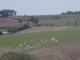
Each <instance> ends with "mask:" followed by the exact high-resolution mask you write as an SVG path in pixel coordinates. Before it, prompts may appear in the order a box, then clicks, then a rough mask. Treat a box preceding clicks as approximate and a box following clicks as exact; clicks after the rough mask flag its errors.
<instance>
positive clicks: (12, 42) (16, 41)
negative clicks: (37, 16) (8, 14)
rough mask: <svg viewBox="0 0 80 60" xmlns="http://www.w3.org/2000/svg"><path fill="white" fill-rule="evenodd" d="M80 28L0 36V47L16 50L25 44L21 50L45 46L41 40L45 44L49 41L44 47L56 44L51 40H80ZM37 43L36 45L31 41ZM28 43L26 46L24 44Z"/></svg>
mask: <svg viewBox="0 0 80 60" xmlns="http://www.w3.org/2000/svg"><path fill="white" fill-rule="evenodd" d="M79 32H80V27H74V28H68V29H64V30H58V31H46V32H35V33H24V34H13V35H3V36H0V47H1V48H6V47H7V48H9V47H11V46H12V47H11V48H14V49H16V48H17V47H19V45H20V44H23V45H22V46H21V47H19V48H24V47H26V46H28V45H30V46H33V45H34V44H38V43H39V44H41V46H42V45H43V44H42V43H41V42H40V40H43V41H44V42H45V41H46V40H47V39H48V40H49V43H44V45H49V44H54V42H51V38H56V39H57V40H58V42H66V41H70V40H79V39H80V33H79ZM31 40H32V41H35V42H34V44H33V43H32V42H30V41H31ZM25 41H26V44H24V43H25Z"/></svg>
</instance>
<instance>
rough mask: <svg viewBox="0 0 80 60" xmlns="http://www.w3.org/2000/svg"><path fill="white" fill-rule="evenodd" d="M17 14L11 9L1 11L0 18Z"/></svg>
mask: <svg viewBox="0 0 80 60" xmlns="http://www.w3.org/2000/svg"><path fill="white" fill-rule="evenodd" d="M16 14H17V12H16V11H15V10H9V9H4V10H0V17H8V16H15V15H16Z"/></svg>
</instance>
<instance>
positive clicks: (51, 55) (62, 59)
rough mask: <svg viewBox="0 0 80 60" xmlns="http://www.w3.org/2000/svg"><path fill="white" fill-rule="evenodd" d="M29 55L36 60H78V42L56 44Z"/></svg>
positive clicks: (79, 43) (79, 42)
mask: <svg viewBox="0 0 80 60" xmlns="http://www.w3.org/2000/svg"><path fill="white" fill-rule="evenodd" d="M29 53H30V54H32V56H34V58H35V59H36V60H80V40H77V41H70V42H67V43H57V44H55V45H51V46H48V47H43V48H39V49H36V50H33V51H30V52H29Z"/></svg>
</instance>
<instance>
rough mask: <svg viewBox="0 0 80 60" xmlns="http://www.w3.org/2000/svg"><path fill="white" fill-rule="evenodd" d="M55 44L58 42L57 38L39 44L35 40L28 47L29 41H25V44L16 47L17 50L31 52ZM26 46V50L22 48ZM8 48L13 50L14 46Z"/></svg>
mask: <svg viewBox="0 0 80 60" xmlns="http://www.w3.org/2000/svg"><path fill="white" fill-rule="evenodd" d="M53 42H57V40H56V39H55V38H51V40H49V39H46V40H40V41H39V42H38V43H36V41H35V40H31V41H30V42H29V43H31V45H27V41H24V43H22V44H20V45H19V46H18V47H16V49H18V50H26V51H28V50H30V49H35V48H41V47H43V46H45V45H47V44H49V43H53ZM24 45H25V47H24V48H22V47H23V46H24ZM6 48H12V46H10V47H6Z"/></svg>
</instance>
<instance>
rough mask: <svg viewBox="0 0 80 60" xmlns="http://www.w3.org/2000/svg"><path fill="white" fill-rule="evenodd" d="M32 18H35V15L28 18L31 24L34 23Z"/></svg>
mask: <svg viewBox="0 0 80 60" xmlns="http://www.w3.org/2000/svg"><path fill="white" fill-rule="evenodd" d="M34 19H35V17H33V16H31V17H30V18H29V21H30V22H32V25H33V23H34Z"/></svg>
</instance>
